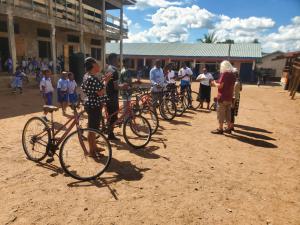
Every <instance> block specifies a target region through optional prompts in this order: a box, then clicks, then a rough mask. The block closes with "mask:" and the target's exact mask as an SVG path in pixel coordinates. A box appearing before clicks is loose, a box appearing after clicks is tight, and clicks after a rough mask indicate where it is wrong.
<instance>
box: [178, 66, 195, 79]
mask: <svg viewBox="0 0 300 225" xmlns="http://www.w3.org/2000/svg"><path fill="white" fill-rule="evenodd" d="M186 75H189V76H186ZM191 75H193V71H192V70H191V69H190V68H188V67H186V68H185V69H184V68H181V69H180V70H179V72H178V77H179V78H181V80H186V81H190V80H191V77H190V76H191Z"/></svg>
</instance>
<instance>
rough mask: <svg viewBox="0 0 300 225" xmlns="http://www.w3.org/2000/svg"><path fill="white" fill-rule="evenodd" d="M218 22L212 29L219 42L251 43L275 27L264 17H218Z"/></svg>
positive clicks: (273, 23) (271, 21) (270, 20)
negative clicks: (228, 40)
mask: <svg viewBox="0 0 300 225" xmlns="http://www.w3.org/2000/svg"><path fill="white" fill-rule="evenodd" d="M219 18H220V20H219V22H217V23H216V24H215V26H214V28H213V30H215V31H216V35H217V37H218V40H219V41H225V40H226V39H231V40H234V41H235V42H252V41H253V40H254V39H259V40H260V39H261V36H262V34H263V33H264V32H265V31H267V30H268V29H270V28H272V27H274V26H275V21H273V20H272V19H270V18H265V17H253V16H252V17H248V18H244V19H242V18H239V17H236V18H230V17H228V16H224V15H221V16H219Z"/></svg>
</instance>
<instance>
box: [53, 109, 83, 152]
mask: <svg viewBox="0 0 300 225" xmlns="http://www.w3.org/2000/svg"><path fill="white" fill-rule="evenodd" d="M73 111H74V116H72V117H71V118H70V119H69V120H68V121H67V122H66V123H65V124H64V125H63V126H61V127H60V128H59V129H57V130H55V128H54V125H53V124H54V119H53V113H51V127H50V132H51V143H50V144H52V145H54V146H55V148H58V146H59V145H60V144H61V143H62V142H63V141H64V140H65V138H66V137H67V136H68V134H69V133H70V132H71V130H72V129H73V128H74V127H75V126H76V129H77V130H79V129H80V128H81V127H80V125H79V118H80V116H81V115H82V114H83V113H84V111H81V112H80V113H78V112H77V110H76V108H75V107H74V108H73ZM65 128H67V130H66V131H65V132H64V133H63V135H62V136H61V137H60V138H56V136H57V135H58V134H59V133H61V132H62V130H63V129H65ZM78 139H79V142H80V145H81V147H82V149H83V151H84V153H85V154H88V151H87V149H86V147H85V145H84V144H83V140H82V137H81V136H80V135H79V133H78Z"/></svg>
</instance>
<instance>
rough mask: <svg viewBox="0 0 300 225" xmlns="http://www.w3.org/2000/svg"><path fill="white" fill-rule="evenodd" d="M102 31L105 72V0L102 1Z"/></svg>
mask: <svg viewBox="0 0 300 225" xmlns="http://www.w3.org/2000/svg"><path fill="white" fill-rule="evenodd" d="M101 11H102V31H103V37H102V43H101V46H102V52H101V53H102V57H101V58H102V66H103V70H105V66H106V24H105V23H106V8H105V0H102V10H101Z"/></svg>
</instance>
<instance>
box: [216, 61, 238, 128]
mask: <svg viewBox="0 0 300 225" xmlns="http://www.w3.org/2000/svg"><path fill="white" fill-rule="evenodd" d="M232 71H233V67H232V65H231V64H230V62H229V61H227V60H225V61H223V62H222V63H221V66H220V73H221V76H220V79H219V81H218V82H216V81H213V82H212V85H213V86H215V87H217V88H218V96H217V99H218V108H217V114H218V121H219V128H218V129H216V130H214V131H212V133H213V134H223V132H224V129H223V124H224V121H226V123H227V125H228V128H227V129H226V130H225V132H226V133H231V131H232V128H233V124H232V123H231V104H232V98H233V90H234V84H235V80H236V79H235V75H234V74H233V73H232Z"/></svg>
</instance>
